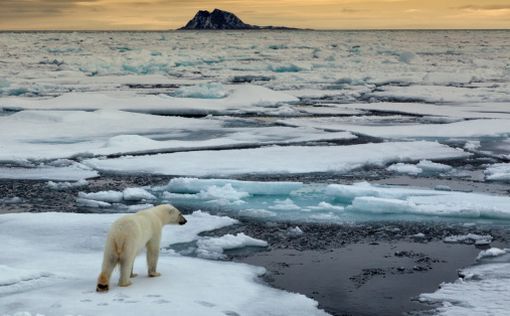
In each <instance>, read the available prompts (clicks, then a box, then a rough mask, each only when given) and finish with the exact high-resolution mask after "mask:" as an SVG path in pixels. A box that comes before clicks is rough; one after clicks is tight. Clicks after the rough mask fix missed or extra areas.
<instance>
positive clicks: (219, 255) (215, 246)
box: [196, 233, 268, 259]
mask: <svg viewBox="0 0 510 316" xmlns="http://www.w3.org/2000/svg"><path fill="white" fill-rule="evenodd" d="M267 246H268V243H267V242H266V241H264V240H260V239H255V238H252V237H250V236H246V235H245V234H244V233H238V234H236V235H232V234H227V235H224V236H221V237H207V238H202V239H199V240H198V241H197V250H196V253H197V256H198V257H200V258H205V259H223V258H225V254H224V253H223V251H224V250H231V249H237V248H244V247H267Z"/></svg>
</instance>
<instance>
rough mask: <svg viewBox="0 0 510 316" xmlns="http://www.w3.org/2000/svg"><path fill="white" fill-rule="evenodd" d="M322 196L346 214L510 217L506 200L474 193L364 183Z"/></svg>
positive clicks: (336, 188) (337, 187)
mask: <svg viewBox="0 0 510 316" xmlns="http://www.w3.org/2000/svg"><path fill="white" fill-rule="evenodd" d="M326 194H327V195H329V196H331V197H334V199H335V201H339V202H342V203H347V204H350V205H348V206H347V207H346V211H350V212H365V213H376V214H415V215H427V216H454V217H466V218H480V217H482V218H500V219H501V218H504V219H506V218H510V208H509V207H508V205H509V203H510V198H509V197H506V196H495V195H486V194H477V193H464V192H446V191H444V192H443V191H436V190H423V189H409V188H401V187H383V186H375V185H370V184H368V183H366V182H363V183H357V184H354V185H339V184H331V185H329V186H328V187H327V188H326Z"/></svg>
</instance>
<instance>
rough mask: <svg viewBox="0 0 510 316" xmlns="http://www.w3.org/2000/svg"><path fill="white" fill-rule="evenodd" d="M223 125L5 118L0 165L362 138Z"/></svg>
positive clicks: (105, 113) (110, 114)
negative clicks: (26, 160)
mask: <svg viewBox="0 0 510 316" xmlns="http://www.w3.org/2000/svg"><path fill="white" fill-rule="evenodd" d="M223 124H224V122H223V120H222V119H212V118H211V119H207V118H206V119H194V118H183V117H169V116H156V115H147V114H139V113H128V112H123V111H110V110H100V111H95V112H85V111H22V112H18V113H15V114H12V115H9V116H0V135H2V138H1V139H0V149H1V151H0V161H18V160H23V159H32V160H39V159H56V158H70V157H73V156H91V155H93V156H95V155H112V154H116V155H118V154H130V153H131V154H132V153H143V152H158V151H179V150H190V149H212V148H225V147H227V148H228V147H230V148H231V147H235V146H257V145H258V144H287V143H299V142H309V141H331V140H339V139H342V140H347V139H354V138H356V136H354V135H352V134H351V133H349V132H333V133H326V132H323V131H322V130H319V129H314V128H309V127H305V128H291V127H283V126H273V127H265V126H263V127H254V128H225V127H222V126H223ZM211 132H212V133H211ZM218 133H219V135H218ZM190 135H191V138H193V135H199V136H200V137H201V138H203V139H197V140H186V138H189V136H190ZM159 138H164V139H168V140H158V139H159ZM181 139H183V140H181Z"/></svg>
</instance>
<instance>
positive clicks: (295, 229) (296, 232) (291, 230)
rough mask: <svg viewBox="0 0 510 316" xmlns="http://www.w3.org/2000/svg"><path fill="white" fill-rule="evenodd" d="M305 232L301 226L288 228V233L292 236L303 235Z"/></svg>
mask: <svg viewBox="0 0 510 316" xmlns="http://www.w3.org/2000/svg"><path fill="white" fill-rule="evenodd" d="M303 234H304V232H303V231H302V230H301V228H299V226H296V227H291V228H289V229H287V235H289V236H290V237H297V236H301V235H303Z"/></svg>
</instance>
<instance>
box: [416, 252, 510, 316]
mask: <svg viewBox="0 0 510 316" xmlns="http://www.w3.org/2000/svg"><path fill="white" fill-rule="evenodd" d="M492 252H496V251H492ZM489 259H490V258H488V257H485V258H484V260H486V261H487V262H486V263H484V264H481V265H475V266H472V267H470V268H467V269H463V270H462V271H461V273H460V274H461V275H462V277H461V278H459V279H458V280H456V281H455V282H452V283H443V284H441V287H440V289H439V290H437V291H436V292H434V293H426V294H421V295H420V296H419V299H420V301H421V302H427V303H432V304H435V305H436V306H437V305H440V306H439V307H437V308H436V309H435V310H434V315H438V316H458V315H494V316H495V315H506V314H507V313H508V307H509V306H510V299H509V298H508V295H507V293H508V291H510V282H509V281H510V273H509V271H510V263H509V262H510V260H509V259H510V258H509V257H508V255H507V254H505V255H502V258H499V260H489ZM493 259H497V258H493Z"/></svg>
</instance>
